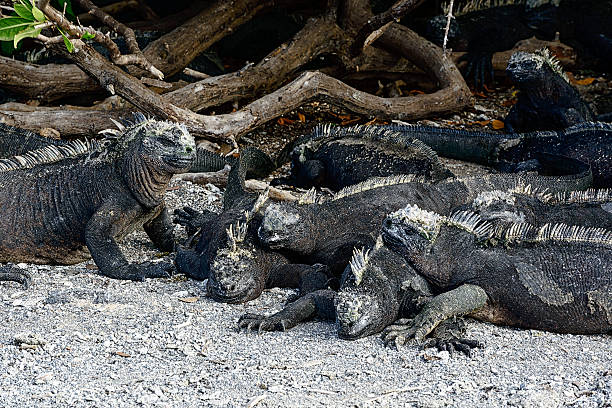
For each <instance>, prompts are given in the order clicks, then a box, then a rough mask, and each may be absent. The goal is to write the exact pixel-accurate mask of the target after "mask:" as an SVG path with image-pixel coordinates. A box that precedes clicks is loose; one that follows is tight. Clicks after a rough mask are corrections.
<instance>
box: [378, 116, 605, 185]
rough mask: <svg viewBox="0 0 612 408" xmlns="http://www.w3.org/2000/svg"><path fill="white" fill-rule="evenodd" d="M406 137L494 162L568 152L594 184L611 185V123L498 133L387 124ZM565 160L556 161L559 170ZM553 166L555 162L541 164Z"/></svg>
mask: <svg viewBox="0 0 612 408" xmlns="http://www.w3.org/2000/svg"><path fill="white" fill-rule="evenodd" d="M390 126H391V128H392V129H394V130H397V131H399V132H402V133H404V134H405V135H406V137H414V138H418V139H420V140H422V141H423V142H424V143H425V144H427V145H428V146H430V147H431V148H432V149H434V150H435V151H436V152H438V154H439V155H440V156H445V157H450V158H454V159H458V160H465V161H471V162H475V163H480V164H485V165H488V166H493V167H496V168H498V169H501V170H503V169H504V168H505V167H508V166H509V165H513V164H516V163H521V162H522V163H525V162H528V161H529V160H532V159H540V157H538V154H539V155H540V156H541V153H548V154H551V155H554V156H567V157H571V158H573V159H576V160H579V161H582V162H584V163H587V164H589V165H590V166H591V168H592V171H593V186H594V187H598V188H601V187H612V166H610V158H611V157H612V143H611V142H612V124H611V123H603V122H584V123H579V124H577V125H574V126H571V127H569V128H567V129H564V130H559V131H546V132H531V133H516V134H500V133H488V132H472V131H465V130H456V129H444V128H436V127H427V126H417V125H390ZM563 166H564V161H563V159H561V160H559V161H558V163H557V164H556V167H557V169H556V170H558V171H560V172H561V174H563V173H565V174H567V173H566V172H567V170H564V169H563ZM541 167H542V168H543V169H545V168H551V169H553V170H554V168H555V162H554V161H552V162H550V163H548V164H543V165H542V166H541Z"/></svg>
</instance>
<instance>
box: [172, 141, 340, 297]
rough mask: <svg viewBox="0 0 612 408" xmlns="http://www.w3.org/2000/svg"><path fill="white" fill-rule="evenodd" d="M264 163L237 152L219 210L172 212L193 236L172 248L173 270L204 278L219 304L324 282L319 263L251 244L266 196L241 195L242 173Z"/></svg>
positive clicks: (254, 153)
mask: <svg viewBox="0 0 612 408" xmlns="http://www.w3.org/2000/svg"><path fill="white" fill-rule="evenodd" d="M270 162H271V161H270V159H269V158H267V156H266V155H265V154H264V153H262V152H261V151H259V150H257V149H254V148H247V149H245V150H243V152H242V154H241V155H240V158H239V159H238V160H237V161H236V163H234V165H233V166H232V170H231V172H230V176H229V179H228V187H227V189H226V193H225V196H224V209H223V212H222V213H221V214H213V213H205V214H200V213H198V212H197V211H194V210H192V209H189V208H185V209H183V210H177V211H176V213H175V216H176V217H175V222H177V223H179V224H182V225H185V226H187V227H188V230H190V231H191V232H192V233H194V234H195V235H194V236H193V237H192V239H190V242H189V243H188V245H187V246H186V247H180V248H179V249H178V251H177V255H176V261H175V262H176V265H177V268H178V270H179V271H180V272H182V273H185V274H186V275H187V276H190V277H192V278H194V279H208V293H209V295H210V296H211V297H212V298H213V299H215V300H217V301H219V302H226V303H242V302H246V301H249V300H252V299H255V298H257V297H258V296H259V295H260V294H261V292H262V291H263V289H265V288H270V287H292V288H300V291H301V292H302V293H306V292H310V291H313V290H316V289H319V288H321V287H326V285H327V281H328V279H329V277H328V272H327V268H326V267H325V266H323V265H312V266H311V265H303V264H294V263H291V261H290V260H289V259H288V258H287V257H285V256H283V255H282V254H280V253H278V252H276V251H271V250H267V249H265V248H262V247H261V246H260V245H258V243H257V239H256V233H257V228H258V227H259V224H260V222H261V214H260V213H259V207H263V206H265V205H266V201H267V195H263V196H261V197H259V198H258V197H257V196H255V195H253V194H249V193H247V192H246V191H245V190H244V178H245V175H246V173H247V172H248V171H251V170H252V169H253V168H255V167H258V168H261V164H262V163H264V164H266V163H270ZM258 200H259V201H258Z"/></svg>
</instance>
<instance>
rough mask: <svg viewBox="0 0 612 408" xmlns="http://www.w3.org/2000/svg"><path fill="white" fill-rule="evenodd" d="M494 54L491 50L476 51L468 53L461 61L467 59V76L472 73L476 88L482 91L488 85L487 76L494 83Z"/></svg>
mask: <svg viewBox="0 0 612 408" xmlns="http://www.w3.org/2000/svg"><path fill="white" fill-rule="evenodd" d="M492 58H493V54H492V53H489V52H474V53H467V54H465V55H464V56H462V57H461V58H459V61H467V68H466V70H465V76H464V77H465V78H466V79H467V78H468V77H469V76H470V74H472V81H473V83H474V88H475V89H476V90H477V91H478V92H481V91H482V90H483V88H485V87H486V84H487V82H486V76H487V74H488V76H489V77H490V79H491V83H493V81H494V79H495V77H494V75H495V73H494V71H493V62H492Z"/></svg>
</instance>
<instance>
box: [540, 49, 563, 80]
mask: <svg viewBox="0 0 612 408" xmlns="http://www.w3.org/2000/svg"><path fill="white" fill-rule="evenodd" d="M534 55H536V56H538V57H540V58H541V59H542V61H543V62H544V63H545V64H546V65H548V66H549V67H550V69H552V71H553V72H555V73H557V74H558V75H559V76H560V77H561V78H563V79H564V80H565V81H566V82H567V83H569V78H568V76H567V74H566V73H565V71H563V68H562V67H561V64H560V63H559V60H558V59H557V58H556V57H555V56H554V55H553V54H551V53H550V51H549V50H548V48H546V47H544V48H542V49H539V50H536V51H535V52H534Z"/></svg>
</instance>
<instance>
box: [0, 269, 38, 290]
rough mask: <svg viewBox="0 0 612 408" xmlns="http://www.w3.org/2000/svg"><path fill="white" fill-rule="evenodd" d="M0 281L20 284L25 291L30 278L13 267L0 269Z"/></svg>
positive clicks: (30, 280) (27, 274) (30, 281)
mask: <svg viewBox="0 0 612 408" xmlns="http://www.w3.org/2000/svg"><path fill="white" fill-rule="evenodd" d="M0 281H10V282H18V283H21V284H22V285H23V286H24V287H25V288H26V289H27V288H28V287H29V286H30V284H31V283H32V276H30V274H29V273H27V272H24V271H22V270H21V269H19V268H16V267H14V266H8V265H7V266H5V267H2V268H1V269H0Z"/></svg>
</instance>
